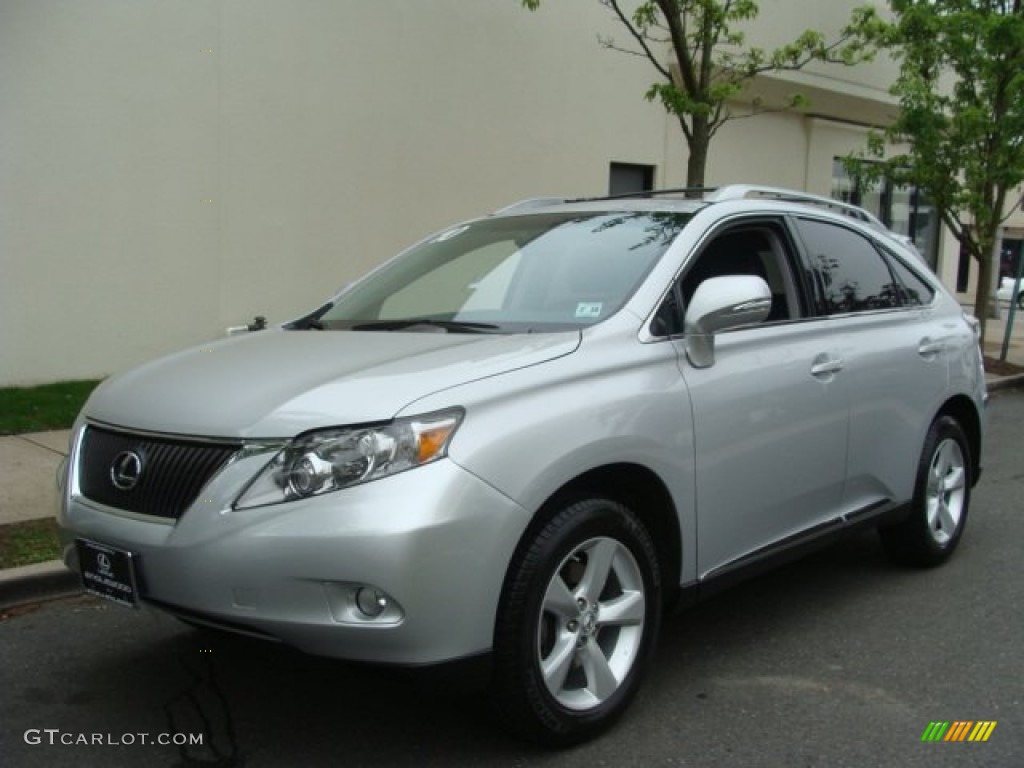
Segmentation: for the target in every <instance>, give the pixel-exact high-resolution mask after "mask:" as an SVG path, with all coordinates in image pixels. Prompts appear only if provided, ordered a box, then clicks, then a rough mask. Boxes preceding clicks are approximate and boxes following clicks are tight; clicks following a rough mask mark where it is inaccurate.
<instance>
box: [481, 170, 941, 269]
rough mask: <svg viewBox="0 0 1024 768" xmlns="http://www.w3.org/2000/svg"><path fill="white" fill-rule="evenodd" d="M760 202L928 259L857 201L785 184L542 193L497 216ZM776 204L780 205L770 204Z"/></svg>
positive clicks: (681, 208)
mask: <svg viewBox="0 0 1024 768" xmlns="http://www.w3.org/2000/svg"><path fill="white" fill-rule="evenodd" d="M744 200H747V201H759V202H761V203H775V204H779V208H780V209H781V210H788V211H792V210H794V208H798V209H799V208H802V209H804V210H815V211H818V212H823V211H824V212H827V213H830V214H833V215H838V216H840V217H845V218H847V219H852V220H853V221H856V222H857V223H859V224H861V225H862V226H865V227H867V228H869V229H871V230H873V231H874V232H875V233H876V234H879V235H883V236H884V237H886V238H887V239H889V240H890V241H891V242H893V243H895V244H897V245H899V246H901V247H902V248H904V249H906V250H908V251H910V252H911V253H912V254H914V255H915V256H916V257H917V258H918V259H919V260H921V261H922V262H923V261H924V258H923V257H922V256H921V253H920V252H919V251H918V250H917V247H916V246H915V245H914V242H913V240H912V239H911V238H909V237H907V236H906V235H901V234H899V233H896V232H893V231H892V230H890V229H889V228H888V227H886V226H885V224H883V223H882V221H881V220H880V219H878V217H877V216H875V215H874V214H872V213H870V212H869V211H867V210H865V209H864V208H861V207H859V206H856V205H852V204H850V203H846V202H843V201H841V200H833V199H832V198H828V197H822V196H820V195H812V194H810V193H807V192H801V191H799V190H793V189H786V188H784V187H771V186H761V185H755V184H730V185H727V186H724V187H681V188H674V189H660V190H647V191H643V192H633V193H629V194H624V195H608V196H604V197H588V198H575V199H572V198H559V197H541V198H530V199H527V200H521V201H519V202H517V203H513V204H512V205H509V206H505V207H504V208H501V209H499V210H497V211H495V212H494V213H493V214H492V215H495V216H505V215H516V214H522V213H541V212H546V213H553V212H556V211H558V212H570V213H571V212H601V211H609V210H615V211H651V212H657V211H677V212H680V213H696V212H697V211H700V210H702V209H704V208H707V207H709V206H712V205H715V204H720V203H725V202H739V201H744ZM770 207H772V208H775V207H776V206H775V205H772V206H770Z"/></svg>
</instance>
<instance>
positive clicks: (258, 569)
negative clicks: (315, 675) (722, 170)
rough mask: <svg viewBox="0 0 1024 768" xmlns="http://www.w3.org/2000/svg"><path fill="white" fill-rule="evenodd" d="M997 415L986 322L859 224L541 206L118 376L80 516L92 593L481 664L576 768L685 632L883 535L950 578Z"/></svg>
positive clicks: (713, 208) (504, 705)
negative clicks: (847, 545) (765, 576)
mask: <svg viewBox="0 0 1024 768" xmlns="http://www.w3.org/2000/svg"><path fill="white" fill-rule="evenodd" d="M339 253H340V254H343V253H344V244H339ZM258 326H259V324H256V325H255V326H254V327H258ZM985 398H986V393H985V377H984V373H983V371H982V363H981V355H980V352H979V349H978V335H977V323H976V321H974V320H973V319H972V318H970V317H968V316H966V315H965V314H964V312H963V311H962V309H961V308H960V305H959V304H958V303H957V302H956V300H955V299H954V298H953V297H952V296H950V295H949V293H947V291H946V290H945V289H944V288H943V287H942V285H941V284H940V283H939V281H938V280H937V279H936V278H935V276H934V275H932V274H931V273H930V272H929V271H928V270H927V268H926V267H925V266H924V265H923V263H922V262H921V260H920V258H919V257H917V256H916V255H915V254H914V253H913V252H912V251H911V250H909V249H908V248H906V247H905V246H904V244H903V243H901V242H900V241H899V240H898V239H897V238H895V237H893V236H890V234H889V233H887V232H886V231H885V229H884V227H882V226H881V225H880V224H878V223H877V221H872V220H870V217H867V215H866V214H865V213H864V212H863V211H861V210H860V209H857V208H852V207H850V206H846V205H842V204H838V203H834V202H833V201H828V200H823V199H820V198H813V197H810V196H807V195H804V194H802V193H798V192H790V191H786V190H773V189H762V188H757V187H746V186H733V187H726V188H723V189H720V190H718V191H714V192H711V191H706V190H700V191H696V190H686V191H683V193H682V196H681V197H671V196H669V195H666V194H656V193H650V194H648V195H644V196H641V197H635V198H629V197H627V198H603V199H590V200H577V201H563V200H543V201H533V202H526V203H524V204H520V205H516V206H512V207H510V208H508V209H505V210H503V211H499V212H498V213H496V214H494V215H492V216H488V217H484V218H481V219H477V220H473V221H468V222H465V223H461V224H457V225H455V226H452V227H449V228H447V229H445V230H443V231H441V232H439V233H437V234H434V235H431V236H430V237H428V238H427V239H426V240H424V241H422V242H421V243H419V244H418V245H416V246H414V247H412V248H411V249H409V250H408V251H406V252H405V253H403V254H401V255H399V256H398V257H396V258H395V259H393V260H392V261H389V262H387V263H386V264H384V265H383V266H381V267H380V268H378V269H377V270H375V271H374V272H372V273H371V274H369V275H368V276H366V277H365V278H364V279H362V280H360V281H359V282H357V283H355V284H354V285H352V286H350V287H348V288H346V289H345V290H344V291H342V292H341V293H340V294H339V295H337V296H336V297H335V298H334V299H333V300H332V301H330V302H329V303H328V304H327V305H325V306H323V307H321V308H319V309H317V310H315V311H313V312H311V313H309V314H307V315H305V316H303V317H301V318H299V319H298V320H295V321H293V322H289V323H285V324H284V325H281V326H278V327H273V328H268V329H266V330H257V331H254V332H252V333H247V334H244V335H240V336H235V337H232V338H228V339H224V340H221V341H217V342H214V343H211V344H205V345H203V346H202V347H201V348H194V349H191V350H186V351H183V352H180V353H178V354H174V355H171V356H168V357H165V358H163V359H160V360H156V361H154V362H151V363H149V364H147V365H143V366H142V367H140V368H137V369H135V370H132V371H128V372H126V373H123V374H121V375H119V376H115V377H113V378H110V379H108V380H107V381H105V382H104V383H103V384H102V385H101V386H100V387H99V388H98V389H97V390H96V391H95V392H94V394H93V395H92V397H91V398H90V399H89V401H88V403H87V404H86V405H85V407H84V409H83V411H82V413H81V416H80V417H79V419H78V421H77V423H76V425H75V428H74V430H73V434H72V438H71V450H70V455H69V458H68V461H67V465H66V470H65V472H64V475H63V477H62V484H63V494H62V502H61V508H60V511H59V515H58V519H59V523H60V526H61V529H62V532H63V541H64V557H65V560H66V562H67V563H68V565H69V566H70V567H71V568H73V569H75V570H77V571H78V572H80V574H81V576H82V579H83V584H84V585H85V587H86V588H87V589H89V590H90V591H93V592H95V593H97V594H100V595H103V596H104V597H107V598H110V599H112V600H115V601H117V602H119V603H122V604H125V605H129V606H139V605H147V606H153V607H156V608H159V609H162V610H164V611H168V612H170V613H172V614H175V615H177V616H180V617H182V618H183V619H185V620H187V621H189V622H192V623H197V624H202V625H207V626H212V627H217V628H220V629H224V630H229V631H236V632H244V633H246V634H248V635H252V636H258V637H260V636H261V637H266V638H268V639H273V640H277V641H281V642H284V643H288V644H290V645H292V646H294V647H296V648H299V649H302V650H304V651H308V652H311V653H316V654H324V655H328V656H334V657H339V658H345V659H353V660H359V661H369V662H379V663H389V664H401V665H415V666H422V665H434V664H445V663H449V662H457V661H462V660H467V659H483V660H486V661H488V662H489V663H490V667H491V669H492V670H493V671H492V683H491V685H492V690H493V697H494V701H495V702H496V706H497V708H498V710H499V712H500V713H501V716H502V717H501V719H502V722H504V723H505V724H507V725H508V726H510V727H511V728H513V729H515V730H516V731H517V732H519V733H522V734H525V735H527V736H529V737H531V738H533V739H535V740H538V741H540V742H542V743H545V744H550V745H557V746H564V745H567V744H572V743H575V742H579V741H581V740H583V739H587V738H590V737H593V736H595V735H597V734H599V733H601V732H602V731H604V730H605V729H607V728H608V727H609V726H610V725H611V724H612V723H613V722H614V721H615V719H616V718H617V717H619V716H620V715H621V714H622V712H623V711H624V709H625V708H626V706H627V704H628V702H629V701H630V699H631V698H632V697H633V695H634V694H635V693H636V691H637V689H638V687H639V685H640V682H641V679H642V677H643V675H644V672H645V671H646V670H647V667H648V666H649V663H650V661H651V659H652V657H653V654H652V652H653V649H654V646H655V642H656V640H657V637H658V628H659V625H660V623H661V620H662V616H663V614H664V613H665V612H666V611H669V610H671V609H672V608H674V607H676V606H679V605H685V604H687V603H690V602H692V601H693V600H695V599H697V598H699V597H701V596H705V595H708V594H710V593H711V592H712V591H713V590H714V589H716V588H718V587H720V586H722V585H725V584H728V583H731V582H733V581H735V580H736V579H738V578H740V577H742V576H745V575H749V574H753V573H756V572H757V571H758V570H760V569H762V568H763V566H765V565H766V564H768V563H774V562H778V561H783V560H786V559H789V558H792V557H795V556H797V555H799V554H801V553H803V552H806V551H807V550H808V549H810V548H814V547H819V546H823V545H826V544H828V543H830V542H833V541H835V540H836V539H837V538H839V537H840V536H843V535H846V534H848V533H850V532H852V531H858V530H861V529H864V528H877V529H878V532H879V534H880V536H881V540H882V543H883V545H884V547H885V550H886V552H888V553H889V554H890V555H891V556H892V557H893V559H894V560H896V561H898V562H901V563H909V564H912V565H916V566H926V567H927V566H935V565H938V564H940V563H942V562H943V561H945V560H946V559H947V558H948V557H949V556H950V555H951V554H952V553H953V551H954V550H955V549H956V547H957V543H958V542H959V541H960V539H961V537H962V535H963V533H964V528H965V525H966V522H967V518H968V510H969V506H970V498H971V489H972V487H973V486H974V484H975V483H976V481H977V479H978V476H979V473H980V470H981V450H982V442H983V440H982V437H983V431H984V427H983V424H984V419H983V411H984V403H985ZM855 629H856V628H851V631H853V630H855ZM112 642H116V638H115V639H113V640H112ZM877 652H878V653H884V652H885V649H884V648H879V649H877ZM268 695H273V694H272V692H268Z"/></svg>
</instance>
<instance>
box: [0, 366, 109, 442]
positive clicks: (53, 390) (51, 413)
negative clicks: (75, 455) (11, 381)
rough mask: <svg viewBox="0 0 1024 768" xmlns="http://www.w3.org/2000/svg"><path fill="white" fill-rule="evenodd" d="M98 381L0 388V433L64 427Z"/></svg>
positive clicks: (70, 423)
mask: <svg viewBox="0 0 1024 768" xmlns="http://www.w3.org/2000/svg"><path fill="white" fill-rule="evenodd" d="M97 384H99V381H98V380H94V379H89V380H85V381H59V382H57V383H56V384H43V385H42V386H39V387H2V388H0V435H16V434H19V433H21V432H43V431H45V430H48V429H67V428H68V427H70V426H71V425H72V423H73V422H74V421H75V417H76V416H77V415H78V412H79V411H80V410H82V406H83V405H84V404H85V401H86V399H87V398H88V397H89V393H91V392H92V391H93V390H94V389H95V388H96V385H97Z"/></svg>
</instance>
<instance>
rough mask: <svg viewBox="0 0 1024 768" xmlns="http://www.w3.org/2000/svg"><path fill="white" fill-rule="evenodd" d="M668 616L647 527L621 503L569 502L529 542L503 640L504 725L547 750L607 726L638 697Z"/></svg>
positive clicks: (498, 673)
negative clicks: (663, 619) (663, 617)
mask: <svg viewBox="0 0 1024 768" xmlns="http://www.w3.org/2000/svg"><path fill="white" fill-rule="evenodd" d="M660 618H661V577H660V573H659V570H658V562H657V556H656V554H655V549H654V545H653V543H652V542H651V538H650V535H649V534H648V532H647V530H646V528H644V526H643V525H642V524H641V523H640V521H639V520H637V518H636V517H635V516H634V515H633V513H632V512H631V511H630V510H629V509H628V508H626V507H625V506H623V505H622V504H619V503H617V502H613V501H610V500H608V499H601V498H591V499H585V500H583V501H578V502H576V503H573V504H569V505H567V506H565V507H563V508H561V509H559V510H558V511H557V512H555V514H553V515H552V516H551V518H550V520H548V522H547V523H546V524H545V525H544V526H543V527H542V528H541V529H540V530H539V531H537V532H536V533H535V535H533V536H532V537H531V538H530V539H528V540H526V541H524V542H523V543H522V544H521V545H520V548H519V550H518V551H517V554H516V557H515V559H514V561H513V563H512V566H511V568H510V569H509V573H508V576H507V578H506V582H505V589H504V591H503V593H502V598H501V603H500V605H499V609H498V618H497V624H496V627H495V639H494V661H495V664H494V669H495V677H494V686H493V693H494V698H495V704H496V706H497V709H498V713H499V716H500V718H501V721H502V723H503V724H505V725H506V726H508V727H510V728H511V729H512V730H514V731H516V732H517V733H519V734H521V735H524V736H526V737H528V738H530V739H532V740H534V741H537V742H539V743H542V744H544V745H546V746H555V747H566V746H570V745H572V744H576V743H579V742H581V741H584V740H586V739H590V738H593V737H594V736H597V735H598V734H600V733H602V732H603V731H605V730H607V729H608V728H609V727H611V725H612V724H613V723H614V722H615V720H616V719H618V717H619V716H620V715H621V714H622V712H623V711H624V710H625V709H626V707H627V705H628V704H629V702H630V700H631V699H632V698H633V696H634V694H635V693H636V691H637V689H638V687H639V685H640V680H641V677H642V675H643V671H644V668H645V667H646V666H647V662H648V660H649V658H650V656H651V652H652V651H653V649H654V644H655V640H656V637H657V632H658V627H659V624H660Z"/></svg>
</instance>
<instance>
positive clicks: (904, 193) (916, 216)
mask: <svg viewBox="0 0 1024 768" xmlns="http://www.w3.org/2000/svg"><path fill="white" fill-rule="evenodd" d="M832 197H833V199H835V200H842V201H843V202H844V203H852V204H853V205H859V206H860V207H861V208H864V209H866V210H868V211H870V212H871V213H873V214H874V215H875V216H877V217H878V218H879V219H881V220H882V222H883V223H884V224H885V226H887V227H889V229H891V230H892V231H893V232H896V233H897V234H900V235H906V236H907V237H909V238H910V239H911V240H913V241H914V245H916V246H917V250H919V251H920V252H921V255H922V256H924V260H925V261H926V262H927V263H928V266H930V267H931V268H932V270H933V271H935V270H936V265H937V263H938V254H939V215H938V212H937V211H936V210H935V208H934V207H933V206H932V205H931V204H930V203H929V202H928V198H927V197H925V194H924V192H922V191H921V190H920V189H918V188H917V187H906V186H898V185H896V184H893V183H892V182H891V181H890V180H888V179H878V180H875V181H872V182H862V181H860V180H858V179H854V178H852V177H851V176H850V175H849V174H848V173H847V172H846V167H845V166H844V165H843V161H842V159H841V158H838V157H837V158H835V159H834V160H833V161H832Z"/></svg>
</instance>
